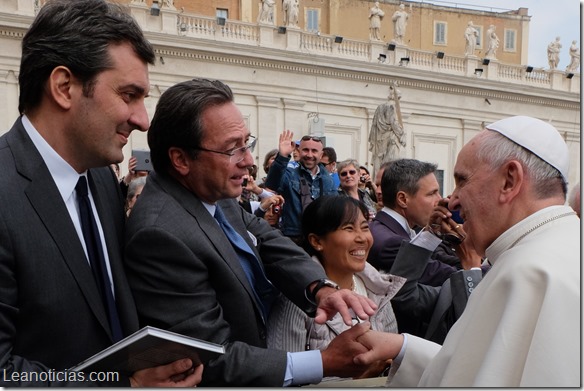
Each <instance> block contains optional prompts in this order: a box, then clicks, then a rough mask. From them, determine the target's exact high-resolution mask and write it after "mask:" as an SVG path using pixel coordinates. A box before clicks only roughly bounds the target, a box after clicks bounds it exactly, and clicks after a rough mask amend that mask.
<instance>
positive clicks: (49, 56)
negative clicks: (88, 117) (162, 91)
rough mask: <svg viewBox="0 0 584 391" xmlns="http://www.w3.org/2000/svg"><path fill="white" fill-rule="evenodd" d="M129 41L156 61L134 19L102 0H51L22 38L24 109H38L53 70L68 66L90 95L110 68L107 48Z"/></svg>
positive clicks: (21, 99) (142, 55)
mask: <svg viewBox="0 0 584 391" xmlns="http://www.w3.org/2000/svg"><path fill="white" fill-rule="evenodd" d="M126 42H127V43H130V44H131V45H132V47H133V48H134V51H135V52H136V54H137V55H138V56H139V57H140V58H141V59H142V60H144V62H147V63H150V64H154V58H155V55H154V50H153V49H152V45H150V43H149V42H148V41H147V40H146V38H145V37H144V34H143V33H142V30H141V29H140V26H139V25H138V23H137V22H136V21H135V20H134V18H133V17H132V16H131V15H130V14H129V13H128V12H127V11H125V10H124V9H123V8H122V7H121V6H119V5H116V4H111V3H107V2H106V1H104V0H75V1H71V0H50V1H48V2H47V3H46V4H45V5H44V6H43V7H42V8H41V9H40V11H39V13H38V15H37V17H36V18H35V20H34V21H33V23H32V25H31V26H30V28H29V30H28V32H27V33H26V34H25V36H24V38H23V40H22V59H21V62H20V73H19V75H18V82H19V85H20V97H19V102H18V110H19V112H20V113H21V114H23V113H24V112H26V111H27V110H31V109H34V108H36V107H37V106H38V105H39V104H40V102H41V98H42V95H43V93H44V90H45V83H46V81H47V80H48V78H49V75H50V74H51V72H52V71H53V69H55V68H56V67H58V66H65V67H67V68H69V70H70V71H71V72H72V73H73V75H75V77H76V78H78V79H79V80H80V81H81V82H82V83H83V93H84V94H85V96H88V97H89V96H91V94H92V92H93V82H94V80H95V77H96V75H97V74H99V73H100V72H102V71H104V70H106V69H108V68H111V67H112V59H111V58H110V57H109V53H108V48H109V46H110V45H112V44H121V43H126Z"/></svg>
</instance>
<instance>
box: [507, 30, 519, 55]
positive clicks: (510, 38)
mask: <svg viewBox="0 0 584 391" xmlns="http://www.w3.org/2000/svg"><path fill="white" fill-rule="evenodd" d="M516 38H517V31H515V30H508V29H505V51H506V52H514V51H515V50H516V47H517V42H516Z"/></svg>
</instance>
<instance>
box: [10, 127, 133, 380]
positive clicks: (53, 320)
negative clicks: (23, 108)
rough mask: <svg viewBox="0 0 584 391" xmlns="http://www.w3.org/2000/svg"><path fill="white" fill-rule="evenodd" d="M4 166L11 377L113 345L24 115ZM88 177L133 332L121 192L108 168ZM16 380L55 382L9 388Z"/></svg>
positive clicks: (61, 365)
mask: <svg viewBox="0 0 584 391" xmlns="http://www.w3.org/2000/svg"><path fill="white" fill-rule="evenodd" d="M0 167H2V168H1V169H0V364H1V368H2V369H4V370H6V371H7V373H8V374H10V373H12V372H13V371H17V372H35V371H36V372H38V371H47V370H48V368H51V369H55V370H61V369H66V368H69V367H71V366H73V365H75V364H77V363H78V362H80V361H82V360H84V359H86V358H88V357H89V356H91V355H93V354H95V353H96V352H98V351H100V350H102V349H105V348H106V347H108V346H109V345H111V344H112V338H111V335H110V330H109V325H108V320H107V315H106V312H105V309H104V306H103V304H102V302H101V300H100V296H99V293H98V290H97V289H98V288H97V285H96V283H95V280H94V279H93V276H92V273H91V269H90V266H89V263H88V261H87V258H86V256H85V252H84V251H83V247H82V245H81V242H80V240H79V237H78V236H77V233H76V231H75V228H74V226H73V223H72V221H71V218H70V216H69V213H68V212H67V208H66V207H65V204H64V202H63V200H62V198H61V195H60V194H59V192H58V190H57V186H56V185H55V183H54V181H53V179H52V177H51V175H50V173H49V171H48V169H47V167H46V165H45V163H44V162H43V160H42V158H41V156H40V154H39V153H38V151H37V150H36V148H35V147H34V144H33V143H32V141H31V140H30V138H29V137H28V135H27V134H26V132H25V130H24V128H23V126H22V122H21V120H20V119H18V120H17V121H16V123H15V124H14V126H13V127H12V129H11V130H10V131H9V132H8V133H6V134H5V135H4V136H2V137H0ZM89 178H90V186H91V190H92V194H93V197H94V199H95V201H96V207H97V210H98V213H99V216H100V220H101V222H102V225H103V230H104V233H105V239H106V242H107V246H108V250H109V251H108V254H109V259H110V263H111V268H112V274H113V279H114V287H115V293H116V300H117V305H118V309H119V313H120V321H121V323H122V328H123V329H124V331H125V332H126V333H130V332H132V331H135V330H136V329H137V326H138V323H137V316H136V312H135V306H134V304H133V300H132V296H131V293H130V290H129V286H128V283H127V280H126V279H125V275H124V271H123V265H122V252H121V251H122V247H121V243H122V240H123V224H124V214H123V205H122V200H121V193H120V190H119V186H118V185H117V181H116V180H115V177H114V175H113V173H112V171H111V170H110V169H109V167H105V168H100V169H92V170H90V172H89ZM0 380H3V379H0ZM126 380H127V379H126ZM17 384H20V385H34V386H43V385H45V386H46V385H48V383H34V382H31V383H27V382H20V383H18V382H14V383H5V384H3V385H17ZM54 385H59V383H57V384H54Z"/></svg>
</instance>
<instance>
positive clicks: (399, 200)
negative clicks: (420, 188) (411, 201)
mask: <svg viewBox="0 0 584 391" xmlns="http://www.w3.org/2000/svg"><path fill="white" fill-rule="evenodd" d="M395 203H396V205H397V206H399V207H400V208H402V209H405V208H407V207H408V195H407V194H406V192H405V191H398V192H397V195H396V200H395Z"/></svg>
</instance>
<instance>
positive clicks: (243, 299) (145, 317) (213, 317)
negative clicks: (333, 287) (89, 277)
mask: <svg viewBox="0 0 584 391" xmlns="http://www.w3.org/2000/svg"><path fill="white" fill-rule="evenodd" d="M219 204H220V205H221V208H222V210H223V212H224V214H225V216H226V218H227V220H229V222H230V223H231V225H233V227H234V228H235V229H236V230H237V231H238V232H239V234H240V235H241V236H242V237H243V238H245V240H246V241H247V242H248V244H249V246H250V247H251V248H252V249H254V251H255V253H256V255H257V257H258V258H259V259H261V261H262V264H263V267H264V270H265V273H266V275H267V276H268V278H269V279H270V280H271V281H272V283H273V284H274V285H275V286H276V287H277V288H278V289H279V290H280V291H281V292H282V293H283V294H285V295H286V296H287V297H288V298H289V299H290V300H291V301H292V302H294V303H295V304H297V305H298V306H299V307H301V308H303V309H304V310H305V311H310V310H314V308H313V307H312V306H311V305H310V303H309V302H308V300H307V299H306V296H305V288H306V287H307V286H308V285H309V284H310V283H311V282H313V281H315V280H318V279H320V278H324V277H325V273H324V270H323V269H322V267H321V266H320V265H318V264H316V263H315V262H314V261H312V260H311V259H310V258H309V256H308V255H307V254H306V253H305V252H304V251H303V250H302V249H301V248H300V247H298V246H296V245H295V244H294V243H293V242H292V241H290V239H288V238H286V237H284V236H282V234H281V233H280V232H279V231H278V230H275V229H273V228H272V227H270V226H269V225H268V224H267V222H266V221H265V220H263V219H259V218H257V217H256V216H254V215H252V214H249V213H247V212H246V211H244V210H243V208H241V207H240V206H239V205H238V203H237V201H235V200H223V201H220V202H219ZM248 231H249V232H250V233H251V234H252V235H253V236H254V237H255V240H256V241H257V244H254V242H253V241H252V239H251V237H250V235H249V234H248ZM126 268H127V273H128V279H129V281H130V285H131V287H132V290H133V292H134V297H135V300H136V307H137V309H138V314H139V317H140V323H141V325H152V326H156V327H161V328H165V329H170V330H172V331H175V332H178V333H181V334H186V335H190V336H193V337H195V338H200V339H204V340H207V341H211V342H214V343H219V344H225V345H226V350H227V352H226V354H225V355H223V356H222V357H221V358H219V359H216V360H213V361H211V362H210V363H208V364H207V365H206V366H205V370H204V372H203V381H202V383H201V384H202V385H220V386H227V385H229V386H247V385H254V386H274V387H281V386H282V385H283V383H284V373H285V368H286V353H285V352H283V351H277V350H270V349H267V348H266V325H265V322H264V319H263V318H262V316H261V311H260V309H259V306H258V303H256V301H255V299H254V297H253V294H252V290H251V289H252V288H251V286H250V284H249V282H248V280H247V278H246V276H245V273H244V271H243V269H242V267H241V265H240V263H239V260H238V258H237V255H236V253H235V251H234V250H233V247H232V246H231V243H230V242H229V241H228V239H227V238H226V236H225V234H224V233H223V231H222V230H221V228H220V227H219V225H218V224H217V222H216V220H215V219H214V218H213V216H211V214H210V213H209V212H208V211H207V209H205V207H204V205H203V204H202V203H201V201H200V200H199V199H198V198H196V196H195V195H193V194H192V193H191V192H190V191H188V190H187V189H186V188H185V187H183V186H182V185H180V184H179V183H178V182H177V181H176V180H174V179H172V178H168V177H166V176H164V177H163V176H160V175H157V174H156V173H151V174H150V176H149V178H148V181H147V182H146V186H145V187H144V190H143V191H142V194H141V195H140V198H139V199H138V202H137V203H136V205H135V206H134V209H133V210H132V214H131V215H130V218H129V220H128V224H127V244H126Z"/></svg>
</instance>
